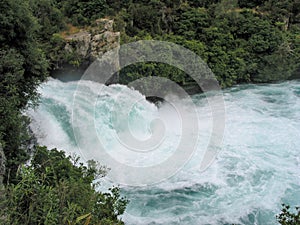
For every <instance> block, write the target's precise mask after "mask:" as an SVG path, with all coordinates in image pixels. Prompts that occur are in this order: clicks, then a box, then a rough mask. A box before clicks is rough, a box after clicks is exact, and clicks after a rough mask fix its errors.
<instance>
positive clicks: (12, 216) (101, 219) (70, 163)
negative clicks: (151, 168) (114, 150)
mask: <svg viewBox="0 0 300 225" xmlns="http://www.w3.org/2000/svg"><path fill="white" fill-rule="evenodd" d="M105 173H106V170H105V168H103V167H99V166H98V165H97V163H96V162H94V161H90V162H89V164H88V166H85V165H84V164H82V163H80V162H79V158H77V157H73V158H72V157H70V156H69V157H67V156H66V155H65V153H64V152H63V151H58V150H56V149H52V150H48V149H47V148H46V147H37V152H36V153H35V155H34V157H33V159H32V163H31V165H30V166H22V167H21V168H20V170H19V172H18V179H19V181H18V182H17V183H16V184H11V185H8V186H7V189H6V199H5V202H4V205H3V206H2V207H4V210H2V211H1V213H2V215H1V216H4V217H3V218H5V219H6V221H5V224H25V225H26V224H30V225H34V224H82V223H80V222H81V221H84V222H86V223H87V222H89V224H123V223H122V222H121V221H120V220H119V219H118V216H119V215H121V214H123V213H124V210H125V208H126V204H127V202H128V201H127V200H126V199H125V198H123V197H121V196H120V192H119V188H117V187H113V188H111V189H109V191H108V192H106V193H101V192H97V191H96V188H97V184H96V183H94V182H93V181H94V179H95V178H96V177H99V176H100V177H102V176H104V175H105ZM1 213H0V214H1Z"/></svg>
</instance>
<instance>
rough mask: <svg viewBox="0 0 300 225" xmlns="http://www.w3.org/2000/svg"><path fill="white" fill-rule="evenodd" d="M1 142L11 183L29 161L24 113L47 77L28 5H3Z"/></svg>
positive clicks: (10, 0)
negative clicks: (20, 166) (21, 164)
mask: <svg viewBox="0 0 300 225" xmlns="http://www.w3.org/2000/svg"><path fill="white" fill-rule="evenodd" d="M0 9H1V13H0V29H1V34H0V89H1V92H0V124H1V125H0V134H1V135H0V137H1V140H0V142H1V143H3V148H4V153H5V155H6V158H7V167H8V168H7V170H6V171H7V176H6V181H7V180H8V177H10V178H11V179H12V180H13V179H14V177H15V174H16V171H17V168H18V166H19V165H20V163H22V162H24V161H25V160H27V159H28V157H29V155H28V148H27V146H26V145H27V142H28V141H29V134H28V129H27V124H28V121H27V119H26V117H25V116H23V115H22V113H21V111H22V110H24V109H25V108H26V107H27V106H28V103H31V104H34V102H35V101H36V100H37V98H38V93H37V91H36V87H37V85H39V84H40V83H41V82H42V81H44V80H45V78H46V76H47V74H48V71H47V69H48V62H47V61H46V58H45V55H44V52H43V51H42V48H41V46H40V44H39V43H38V42H37V41H36V39H37V31H38V22H37V20H36V18H35V17H34V16H33V14H32V11H31V9H30V7H29V4H28V1H23V0H3V1H1V2H0Z"/></svg>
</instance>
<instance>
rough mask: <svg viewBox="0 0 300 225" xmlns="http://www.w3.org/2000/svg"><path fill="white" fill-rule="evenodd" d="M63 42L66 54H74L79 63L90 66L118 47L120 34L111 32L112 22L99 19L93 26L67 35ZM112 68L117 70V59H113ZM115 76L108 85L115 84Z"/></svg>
mask: <svg viewBox="0 0 300 225" xmlns="http://www.w3.org/2000/svg"><path fill="white" fill-rule="evenodd" d="M65 41H66V46H65V51H66V52H67V53H68V54H76V55H77V56H78V57H79V58H80V59H81V60H80V61H81V63H83V64H84V65H90V64H91V63H92V62H93V61H95V60H96V59H99V58H101V57H102V56H103V55H104V54H105V53H106V52H108V51H109V50H111V49H115V48H118V47H119V46H120V32H114V31H113V20H109V19H99V20H97V21H96V22H95V26H93V27H91V28H88V29H84V30H80V31H79V32H77V33H74V34H72V35H68V36H66V37H65ZM112 66H113V67H114V68H116V69H117V70H118V69H119V59H118V57H116V58H115V60H114V62H113V65H112ZM116 76H117V75H115V77H114V78H113V79H111V80H110V81H109V82H108V84H109V83H115V82H117V79H118V77H116Z"/></svg>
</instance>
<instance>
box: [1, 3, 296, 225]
mask: <svg viewBox="0 0 300 225" xmlns="http://www.w3.org/2000/svg"><path fill="white" fill-rule="evenodd" d="M0 9H1V11H0V30H1V32H0V115H1V117H0V164H5V167H3V166H2V167H1V166H0V176H1V175H4V181H3V183H4V186H5V188H4V189H2V188H1V190H0V192H1V196H0V198H1V203H3V204H1V205H0V209H1V212H0V222H2V224H84V223H85V224H89V223H91V224H119V223H120V224H122V221H120V220H119V217H118V216H119V215H121V214H122V213H123V212H124V210H125V207H126V204H127V199H125V198H122V197H121V196H120V193H119V189H118V188H117V187H114V188H112V189H111V190H109V191H108V192H107V193H101V192H96V191H95V188H96V187H95V184H93V180H94V179H95V178H96V176H103V175H105V173H106V170H105V169H103V167H99V166H98V165H97V163H96V162H92V161H91V162H90V163H89V165H86V166H85V165H83V164H80V163H79V159H78V158H72V157H69V156H66V155H65V153H63V152H61V151H58V150H56V149H53V150H51V151H50V150H47V149H45V148H44V147H37V146H35V145H34V144H33V142H34V140H33V137H32V134H31V133H30V130H29V129H28V124H29V122H30V121H29V120H28V118H27V117H26V116H25V115H24V113H23V112H24V110H26V109H28V107H34V106H36V105H37V104H38V99H39V95H38V92H37V87H38V85H39V84H41V83H42V82H44V81H45V80H46V79H47V77H48V76H49V74H50V73H51V71H53V70H54V69H57V68H59V67H60V66H62V65H63V64H64V63H67V62H71V61H72V60H73V58H72V56H70V55H66V54H64V51H63V50H64V49H63V48H64V41H65V40H64V38H63V35H61V34H62V32H64V31H67V30H68V29H69V28H70V27H73V28H77V29H84V28H86V27H88V26H90V25H91V24H93V22H94V21H95V20H96V19H98V18H104V17H107V18H111V19H113V20H114V29H115V30H116V31H120V32H121V43H129V42H132V41H136V40H144V39H147V40H149V39H154V40H164V41H170V42H174V43H177V44H179V45H182V46H184V47H186V48H188V49H190V50H192V51H194V52H195V53H196V54H198V55H199V56H201V58H202V59H203V60H204V61H205V62H206V63H207V64H208V65H209V66H210V68H211V69H212V71H213V72H214V74H215V75H216V77H217V79H218V81H219V83H220V85H221V86H222V87H223V88H226V87H230V86H232V85H235V84H240V83H250V82H255V83H263V82H276V81H281V80H286V79H291V78H299V77H300V76H299V74H300V60H299V59H300V0H250V1H247V0H186V1H183V0H175V1H171V0H151V1H146V0H140V1H136V0H125V1H120V0H91V1H86V0H65V1H62V0H1V1H0ZM143 76H163V77H167V78H169V79H172V80H173V81H175V82H177V83H178V84H180V85H182V86H189V85H193V84H195V81H193V80H192V79H191V78H190V77H189V76H187V75H186V74H184V72H183V71H181V70H179V69H176V68H173V67H171V66H168V65H165V64H158V63H154V62H153V63H141V64H136V65H132V66H128V67H126V68H124V69H122V70H121V72H120V83H124V84H126V83H128V82H130V81H132V80H135V79H137V78H140V77H143ZM28 160H30V161H31V163H30V165H29V166H28V164H26V162H28ZM1 168H2V169H1ZM0 181H1V180H0ZM75 183H76V185H74V184H75ZM0 185H1V184H0ZM78 193H80V195H79V194H78ZM293 216H294V217H293ZM289 218H293V219H294V220H293V221H296V220H297V221H299V213H298V215H293V214H289V212H288V209H286V208H284V210H283V214H281V216H280V217H278V220H279V221H280V222H282V221H283V222H282V224H296V223H297V222H295V223H286V221H288V220H289ZM291 221H292V219H291Z"/></svg>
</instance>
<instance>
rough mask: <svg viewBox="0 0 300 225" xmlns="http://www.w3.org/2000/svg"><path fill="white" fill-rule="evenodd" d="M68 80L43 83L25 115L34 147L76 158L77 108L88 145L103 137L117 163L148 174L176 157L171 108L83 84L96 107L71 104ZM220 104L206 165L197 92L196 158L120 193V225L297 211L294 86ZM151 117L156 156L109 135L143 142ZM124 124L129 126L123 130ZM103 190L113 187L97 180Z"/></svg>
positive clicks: (299, 116) (198, 224) (251, 91)
mask: <svg viewBox="0 0 300 225" xmlns="http://www.w3.org/2000/svg"><path fill="white" fill-rule="evenodd" d="M77 82H78V81H71V82H61V81H59V80H56V79H53V78H50V79H49V81H48V82H46V83H44V84H43V85H41V87H40V89H39V91H40V93H41V102H40V105H39V106H38V107H37V108H36V109H35V110H29V111H28V112H26V113H27V114H28V115H29V117H30V118H31V128H32V130H33V132H34V133H35V135H36V136H37V139H38V143H39V144H40V145H46V146H48V147H49V148H54V147H56V148H58V149H63V150H65V151H66V152H68V153H73V152H75V153H76V154H79V155H81V154H82V151H84V150H82V149H80V148H78V146H77V141H78V140H77V139H76V138H75V136H74V127H73V126H72V115H73V112H74V107H76V110H78V112H80V113H81V114H80V115H81V116H82V120H84V119H87V117H93V118H90V119H91V120H94V127H93V130H95V131H96V134H97V138H99V139H102V140H101V141H102V143H103V146H104V148H105V149H106V150H107V151H108V154H110V155H111V156H112V157H114V158H116V159H117V160H119V161H120V162H121V163H123V164H129V165H132V166H136V167H139V166H143V167H147V166H151V165H153V164H155V163H161V162H163V161H164V160H167V159H168V157H170V156H172V155H173V154H176V151H175V150H174V149H175V148H176V146H177V145H178V140H180V135H181V131H180V127H181V126H180V122H181V120H180V116H178V113H177V112H176V109H174V107H172V106H171V105H168V104H162V105H161V106H160V107H157V106H156V105H154V104H152V103H149V102H148V101H146V100H145V99H144V100H143V96H142V95H141V94H140V93H138V92H137V91H135V90H132V89H129V88H127V87H126V86H122V85H112V86H109V87H106V86H103V85H102V84H97V83H93V82H90V81H85V82H83V85H84V86H85V87H86V89H87V90H88V91H90V92H99V89H101V93H98V95H99V96H98V98H97V101H96V102H95V103H93V104H87V102H88V101H89V99H88V97H89V95H84V96H82V97H81V99H79V101H78V102H77V104H76V105H75V106H74V104H73V97H74V93H75V91H76V88H77ZM136 96H138V97H140V99H142V100H141V101H139V102H137V103H136V104H135V105H134V106H133V107H132V108H131V109H130V112H123V111H122V110H123V109H126V108H127V107H126V104H127V103H128V102H131V101H130V100H131V98H134V97H136ZM223 96H224V101H225V111H226V112H225V118H226V120H225V130H224V137H223V144H222V150H221V151H220V152H219V154H218V155H217V157H216V159H215V161H214V162H213V163H212V165H211V166H210V167H209V168H208V169H207V170H205V171H204V172H203V171H202V172H200V171H199V160H200V159H201V154H203V149H205V148H206V147H207V144H208V140H209V133H210V132H211V128H212V125H211V123H212V122H211V112H210V107H209V104H208V102H207V100H206V98H205V96H204V95H201V94H199V95H195V96H192V100H193V103H194V105H195V107H196V108H197V113H198V118H199V137H200V138H199V142H198V143H197V146H196V150H195V152H193V155H191V157H190V159H189V160H188V162H187V163H186V164H185V165H183V166H182V168H180V170H179V171H177V173H176V174H174V175H173V176H169V177H166V179H164V180H163V181H161V182H159V183H157V184H155V185H147V186H143V187H128V186H124V187H123V191H122V192H123V194H124V195H125V196H126V197H127V198H128V199H129V200H130V203H129V204H128V206H127V209H126V213H125V214H124V215H123V216H122V219H123V221H125V223H126V224H192V225H193V224H195V225H202V224H232V223H236V224H249V225H250V224H262V225H268V224H277V222H276V218H275V215H276V214H278V213H279V212H280V209H281V204H282V203H285V204H289V205H291V206H292V207H293V206H295V205H299V203H300V154H299V153H300V82H299V81H288V82H284V83H279V84H269V85H240V86H236V87H233V88H230V89H226V90H224V91H223ZM176 101H180V99H179V100H178V99H177V100H176ZM182 104H183V105H184V104H185V102H184V100H183V102H182ZM91 106H92V107H91ZM157 117H159V118H160V119H162V120H164V122H165V124H166V133H165V134H166V135H165V138H164V139H163V140H162V144H161V145H160V148H158V149H157V151H151V152H148V153H141V152H136V153H134V154H133V153H130V154H127V153H126V151H128V150H126V149H125V147H124V146H122V145H121V144H120V141H119V140H117V139H116V135H118V133H122V132H127V131H126V129H129V130H130V132H131V133H132V134H133V135H134V136H136V137H137V138H140V139H142V140H144V139H147V138H149V136H151V132H152V130H151V126H152V125H151V121H153V119H155V118H157ZM79 119H80V118H79ZM124 121H127V122H126V123H127V124H129V125H128V127H127V126H125V127H124ZM79 122H80V120H79ZM124 129H125V131H124ZM89 132H90V130H89V129H82V130H80V135H82V137H83V138H84V137H85V136H89ZM128 132H129V131H128ZM85 144H86V145H89V143H85ZM129 144H130V143H129ZM145 176H155V174H154V175H153V174H145ZM105 185H107V186H110V185H118V184H113V183H111V182H110V181H106V183H105V182H104V186H105Z"/></svg>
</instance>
